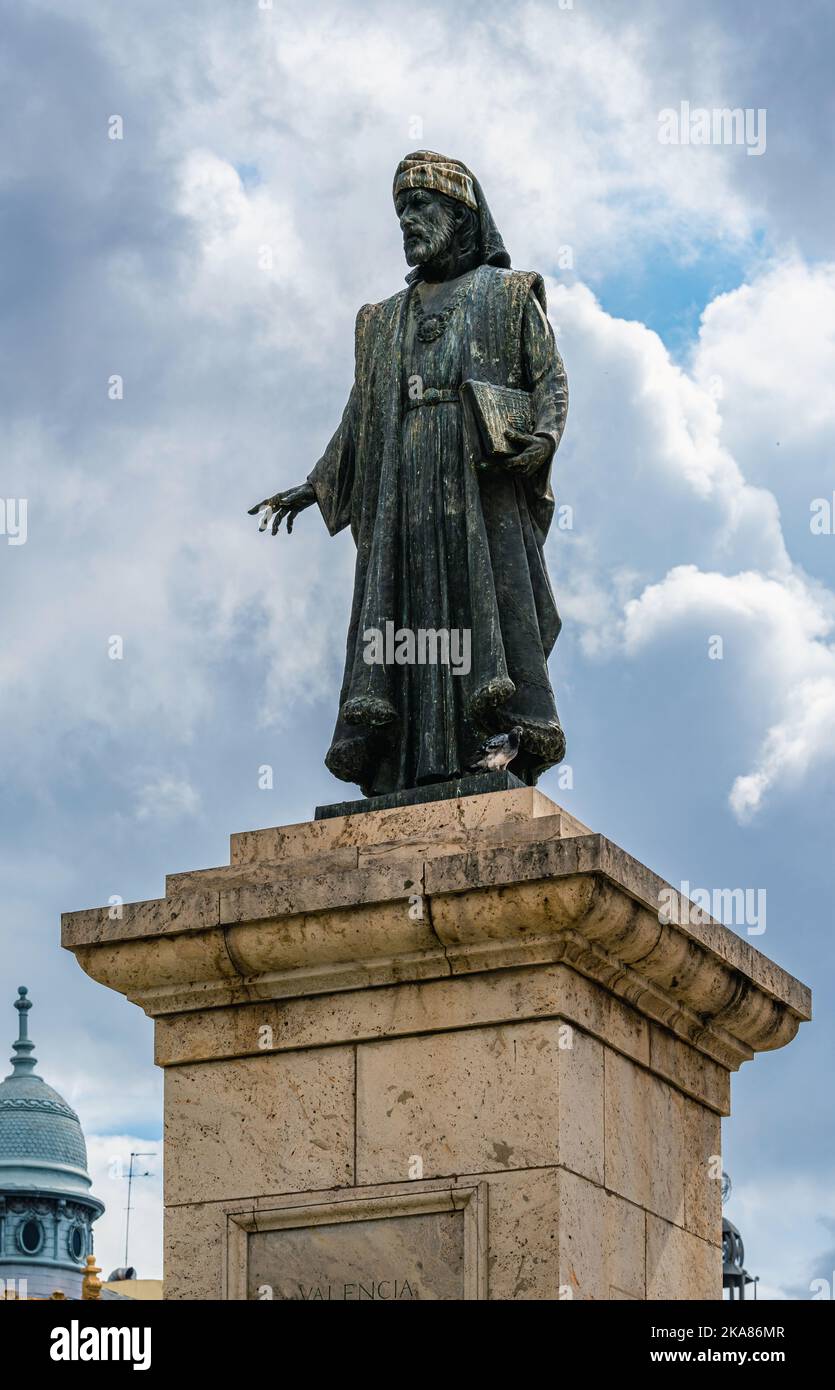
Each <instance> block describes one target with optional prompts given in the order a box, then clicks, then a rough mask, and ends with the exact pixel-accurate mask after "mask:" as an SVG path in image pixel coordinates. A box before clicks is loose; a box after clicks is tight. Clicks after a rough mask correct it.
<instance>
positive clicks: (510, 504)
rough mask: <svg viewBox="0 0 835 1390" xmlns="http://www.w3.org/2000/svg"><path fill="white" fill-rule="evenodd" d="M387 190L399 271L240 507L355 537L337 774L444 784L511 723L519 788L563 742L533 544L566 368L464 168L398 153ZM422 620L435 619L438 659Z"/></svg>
mask: <svg viewBox="0 0 835 1390" xmlns="http://www.w3.org/2000/svg"><path fill="white" fill-rule="evenodd" d="M394 205H395V208H396V211H397V216H398V219H399V221H400V227H401V230H402V233H403V246H404V251H405V255H406V261H407V263H408V264H409V265H410V266H412V267H414V269H413V270H412V271H411V273H410V274H409V275H408V276H407V288H406V289H405V290H401V291H400V292H399V293H398V294H395V295H393V296H392V298H391V299H386V300H384V301H383V302H382V303H381V304H366V305H364V306H363V307H362V308H361V309H360V311H359V314H358V315H357V323H356V369H355V378H354V385H353V389H352V391H351V394H350V398H349V400H348V404H347V405H346V407H345V411H344V413H343V416H342V421H341V423H340V425H339V428H338V429H337V431H336V433H335V434H334V436H333V438H332V439H331V441H330V443H329V444H328V446H327V448H326V449H325V451H324V453H323V455H322V457H321V458H320V460H319V462H318V463H317V464H316V466H315V467H314V469H313V471H312V472H311V473H310V474H309V476H308V479H307V481H306V482H305V483H302V484H301V486H299V487H292V488H289V489H286V490H284V491H281V492H278V493H276V494H275V496H273V497H269V498H266V499H265V500H264V501H263V502H261V503H259V504H258V506H257V507H253V508H252V513H253V514H254V513H257V512H259V511H261V510H262V509H264V508H267V509H268V510H267V512H266V515H265V518H264V522H262V529H263V526H264V525H265V524H266V522H267V521H268V520H269V518H270V517H272V523H273V524H272V534H273V535H275V534H276V533H277V531H278V529H279V527H280V525H281V523H282V521H283V520H284V519H285V518H286V520H287V530H288V532H289V531H291V530H292V526H293V521H294V520H295V518H296V516H297V515H298V514H299V512H301V511H302V510H303V509H304V508H306V507H309V506H311V505H312V504H313V503H314V502H315V503H317V504H318V506H319V510H320V512H321V514H322V517H323V519H324V522H325V525H326V526H327V528H328V530H329V532H330V534H331V535H336V533H337V532H338V531H341V530H342V528H343V527H345V526H350V527H351V532H352V534H353V537H354V541H355V542H356V547H357V561H356V572H355V579H354V596H353V605H352V609H351V621H350V627H349V629H348V643H347V652H346V659H345V675H344V679H343V683H342V691H341V694H340V699H339V714H338V717H337V721H336V728H335V731H334V735H333V740H332V742H331V746H330V749H329V751H328V754H327V757H326V759H325V762H326V764H327V766H328V767H329V768H330V770H331V772H332V773H334V774H335V776H337V777H339V778H342V779H343V780H344V781H346V782H355V783H357V784H358V785H359V786H360V787H361V788H362V791H363V793H364V795H366V796H369V797H370V796H378V795H383V794H385V793H389V792H395V791H400V790H403V789H406V788H414V787H420V786H424V785H426V784H429V783H434V782H444V781H448V780H451V779H455V778H458V777H460V776H461V775H462V774H464V773H465V772H466V770H467V768H468V767H469V766H470V765H471V764H472V762H473V760H474V758H475V757H476V756H477V750H478V748H479V745H480V744H481V742H482V741H483V739H484V738H485V736H486V735H491V734H495V733H501V732H503V731H508V730H510V729H512V728H518V729H520V730H521V746H520V750H519V752H518V754H517V755H516V758H515V759H514V762H513V767H512V769H511V770H512V771H513V772H514V773H515V774H516V776H518V777H520V778H521V779H522V780H523V781H524V782H527V783H529V784H531V785H533V784H534V783H535V782H536V779H537V777H538V776H539V774H540V773H541V772H542V771H543V770H544V769H545V768H547V767H550V766H551V765H553V764H554V763H558V762H559V761H560V760H561V759H562V758H563V757H564V754H565V738H564V736H563V731H562V728H561V727H560V722H559V718H558V716H557V709H556V704H555V702H554V695H553V691H552V689H551V683H550V680H549V677H548V665H547V663H548V656H549V654H550V652H551V649H552V648H553V646H554V643H555V641H556V638H557V635H558V633H559V630H560V619H559V615H558V613H557V608H556V604H555V602H554V596H553V593H552V590H551V585H550V582H549V579H548V574H547V571H546V568H545V561H544V557H543V546H544V543H545V538H546V536H547V534H548V528H549V526H550V524H551V519H552V516H553V511H554V497H553V493H552V491H551V482H550V474H551V461H552V458H553V456H554V452H555V450H556V448H557V445H558V444H559V441H560V437H561V435H562V432H563V428H564V425H565V417H566V412H567V408H568V388H567V382H566V376H565V369H564V367H563V364H562V360H561V358H560V355H559V353H558V352H557V349H556V345H555V342H554V335H553V332H552V329H551V326H550V324H549V322H548V320H547V318H546V312H545V311H546V304H545V287H544V285H543V282H542V277H541V276H540V275H538V274H537V273H536V272H535V271H518V270H511V269H510V257H509V256H508V254H507V251H506V250H505V247H504V243H503V241H502V239H501V237H500V235H499V233H498V230H497V228H496V225H495V223H494V221H493V218H492V216H491V214H490V210H489V208H488V206H487V203H486V201H485V198H484V194H483V193H482V191H481V187H480V185H479V183H478V181H477V180H476V179H475V178H474V176H473V174H472V173H471V172H470V170H469V169H468V168H467V167H466V165H464V164H462V163H460V162H459V161H458V160H455V159H450V158H447V157H446V156H445V155H439V154H434V153H433V152H431V151H429V150H421V151H419V152H417V153H415V154H410V155H407V156H406V158H405V159H403V160H402V161H401V163H400V165H399V166H398V168H397V172H396V174H395V178H394ZM427 633H428V634H429V635H430V637H432V638H435V639H437V638H438V635H439V634H441V635H443V634H446V635H447V640H445V641H443V642H437V641H436V646H435V650H434V656H435V659H434V660H433V659H432V656H433V653H432V652H431V651H429V650H428V647H429V644H428V643H427V642H424V646H423V649H421V634H424V636H425V634H427ZM383 635H384V636H383ZM392 636H393V637H394V639H395V641H396V643H397V652H396V655H395V656H394V659H392V651H391V647H392V643H391V641H387V640H386V638H391V637H392ZM410 638H411V641H410V640H409V639H410ZM386 648H388V650H387V651H386ZM456 653H457V659H456V660H453V659H452V656H451V654H456ZM404 654H405V657H404ZM421 658H423V659H421ZM465 658H466V659H465Z"/></svg>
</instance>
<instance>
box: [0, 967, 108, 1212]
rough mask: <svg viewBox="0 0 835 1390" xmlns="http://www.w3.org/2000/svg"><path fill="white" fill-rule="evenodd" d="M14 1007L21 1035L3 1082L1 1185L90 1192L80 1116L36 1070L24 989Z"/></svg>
mask: <svg viewBox="0 0 835 1390" xmlns="http://www.w3.org/2000/svg"><path fill="white" fill-rule="evenodd" d="M15 1007H16V1008H17V1009H18V1011H19V1014H20V1036H19V1037H18V1040H17V1042H15V1043H13V1044H12V1046H13V1048H14V1051H15V1054H16V1055H15V1056H14V1057H13V1058H12V1072H11V1075H9V1076H7V1077H6V1078H5V1080H4V1081H2V1082H0V1189H2V1190H5V1191H9V1190H13V1189H30V1190H31V1189H33V1188H34V1189H42V1190H43V1189H49V1190H52V1191H61V1192H67V1193H70V1192H72V1193H76V1194H77V1193H81V1192H86V1191H87V1190H88V1189H89V1187H90V1179H89V1177H88V1176H87V1146H86V1144H85V1143H84V1134H83V1132H82V1129H81V1124H80V1123H79V1119H78V1116H77V1115H76V1113H75V1111H74V1110H73V1109H72V1107H71V1106H69V1105H68V1104H67V1102H66V1101H65V1100H64V1098H63V1097H62V1096H60V1095H59V1094H58V1092H57V1091H55V1090H53V1088H52V1087H51V1086H48V1085H47V1084H46V1082H45V1081H44V1080H42V1078H41V1077H40V1076H36V1075H35V1074H34V1070H33V1069H34V1067H35V1066H36V1065H37V1063H36V1061H35V1058H34V1057H32V1056H30V1053H31V1052H32V1049H33V1047H34V1043H32V1042H31V1041H30V1040H29V1037H28V1034H27V1028H26V1013H27V1011H28V1009H29V1008H31V1004H30V1001H29V1000H28V999H27V998H26V991H25V990H24V989H21V991H20V998H19V999H18V1000H17V1003H16V1005H15Z"/></svg>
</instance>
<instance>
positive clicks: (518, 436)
mask: <svg viewBox="0 0 835 1390" xmlns="http://www.w3.org/2000/svg"><path fill="white" fill-rule="evenodd" d="M505 438H507V439H509V440H510V442H511V444H526V445H527V444H530V443H531V441H532V440H533V435H532V434H526V433H525V432H524V431H523V430H505Z"/></svg>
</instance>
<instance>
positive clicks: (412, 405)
mask: <svg viewBox="0 0 835 1390" xmlns="http://www.w3.org/2000/svg"><path fill="white" fill-rule="evenodd" d="M458 399H459V397H458V390H457V388H454V387H451V386H424V388H423V390H422V391H421V393H420V395H419V396H415V397H414V398H412V397H411V396H410V397H409V399H408V400H407V402H406V409H407V410H416V409H417V407H418V406H419V405H448V404H449V403H450V402H452V401H457V400H458Z"/></svg>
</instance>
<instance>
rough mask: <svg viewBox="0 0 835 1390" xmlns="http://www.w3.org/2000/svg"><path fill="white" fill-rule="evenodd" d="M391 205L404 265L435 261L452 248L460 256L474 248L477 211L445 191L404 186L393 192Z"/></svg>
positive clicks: (477, 240)
mask: <svg viewBox="0 0 835 1390" xmlns="http://www.w3.org/2000/svg"><path fill="white" fill-rule="evenodd" d="M395 208H396V210H397V216H398V218H399V221H400V229H401V231H402V233H403V251H404V253H405V256H406V264H407V265H427V264H429V263H430V262H437V261H439V260H441V259H442V257H444V256H447V255H449V253H450V252H453V251H454V252H455V253H456V254H457V255H458V256H461V257H463V256H467V255H474V254H475V252H476V251H478V246H479V235H478V216H477V214H476V213H475V212H474V211H473V209H472V208H469V207H467V206H466V204H465V203H462V202H460V201H459V200H458V199H456V198H451V197H450V196H449V194H447V193H437V192H435V191H434V190H433V189H430V188H406V189H404V190H403V191H402V192H401V193H399V194H398V195H397V198H396V200H395Z"/></svg>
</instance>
